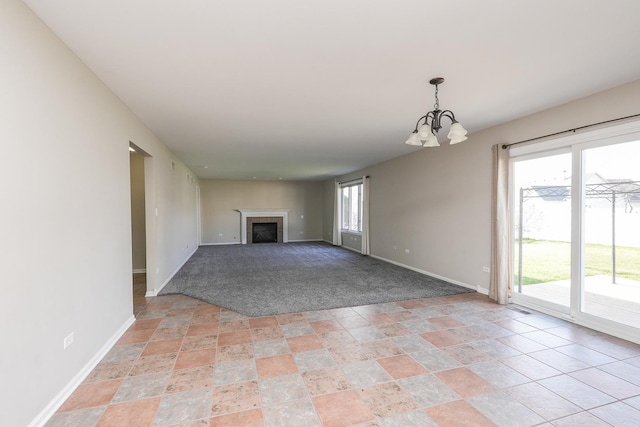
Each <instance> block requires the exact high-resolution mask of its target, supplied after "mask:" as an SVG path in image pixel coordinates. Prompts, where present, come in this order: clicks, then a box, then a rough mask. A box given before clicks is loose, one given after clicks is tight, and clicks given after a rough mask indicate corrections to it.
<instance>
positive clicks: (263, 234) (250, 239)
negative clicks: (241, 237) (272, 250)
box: [246, 216, 284, 243]
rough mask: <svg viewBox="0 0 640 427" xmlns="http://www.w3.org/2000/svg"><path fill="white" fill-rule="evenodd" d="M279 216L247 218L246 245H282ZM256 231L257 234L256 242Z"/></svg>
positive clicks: (280, 218)
mask: <svg viewBox="0 0 640 427" xmlns="http://www.w3.org/2000/svg"><path fill="white" fill-rule="evenodd" d="M282 225H283V224H282V217H281V216H249V217H247V225H246V229H247V243H266V242H272V243H282V242H283V241H284V240H283V233H282V231H283V227H282ZM256 231H258V232H259V234H260V235H259V236H258V240H256Z"/></svg>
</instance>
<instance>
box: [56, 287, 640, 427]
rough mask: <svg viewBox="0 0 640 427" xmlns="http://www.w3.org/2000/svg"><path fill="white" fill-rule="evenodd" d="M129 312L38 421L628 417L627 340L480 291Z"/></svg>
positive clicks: (411, 421)
mask: <svg viewBox="0 0 640 427" xmlns="http://www.w3.org/2000/svg"><path fill="white" fill-rule="evenodd" d="M134 302H135V311H136V315H137V320H136V322H135V323H134V324H133V325H132V326H131V328H130V329H129V330H128V331H127V332H126V333H125V334H124V336H123V337H122V338H121V339H120V341H119V342H118V343H117V344H116V345H115V346H114V347H113V349H112V350H111V351H110V352H109V353H108V354H107V356H105V358H104V359H103V360H102V361H101V362H100V364H99V365H98V366H97V367H96V368H95V369H94V370H93V372H91V374H90V375H89V376H88V377H87V378H86V379H85V381H84V383H83V384H82V385H80V386H79V387H78V389H77V390H76V391H75V392H74V393H73V394H72V395H71V396H70V397H69V399H68V400H67V401H66V402H65V403H64V404H63V405H62V407H61V408H60V409H59V410H58V412H57V413H56V414H55V415H54V417H53V418H52V419H51V420H50V421H49V423H48V424H47V426H48V427H53V426H82V427H88V426H95V425H98V426H118V427H121V426H183V427H186V426H279V427H284V426H296V427H299V426H326V427H332V426H363V427H365V426H366V427H373V426H474V427H477V426H533V425H542V426H587V425H588V426H610V425H613V426H637V425H640V346H638V345H636V344H632V343H629V342H627V341H623V340H620V339H617V338H612V337H610V336H607V335H604V334H601V333H598V332H594V331H592V330H589V329H585V328H582V327H578V326H575V325H572V324H570V323H567V322H565V321H562V320H559V319H555V318H552V317H549V316H546V315H543V314H540V313H536V312H532V311H530V310H525V309H522V308H520V307H517V306H499V305H496V304H494V303H493V302H491V301H490V300H489V299H487V297H485V296H483V295H479V294H463V295H457V296H451V297H442V298H433V299H423V300H412V301H403V302H397V303H386V304H376V305H368V306H361V307H351V308H340V309H334V310H320V311H313V312H304V313H290V314H284V315H277V316H269V317H262V318H248V317H245V316H243V315H241V314H238V313H235V312H232V311H228V310H225V309H224V308H220V307H217V306H215V305H210V304H207V303H204V302H201V301H198V300H195V299H192V298H189V297H185V296H179V295H178V296H176V295H174V296H163V297H155V298H144V297H137V298H135V299H134Z"/></svg>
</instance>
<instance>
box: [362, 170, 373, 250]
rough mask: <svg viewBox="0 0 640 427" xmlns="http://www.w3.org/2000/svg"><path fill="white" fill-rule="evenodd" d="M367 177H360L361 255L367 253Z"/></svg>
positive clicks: (368, 245) (368, 248)
mask: <svg viewBox="0 0 640 427" xmlns="http://www.w3.org/2000/svg"><path fill="white" fill-rule="evenodd" d="M369 253H371V247H370V244H369V177H368V176H363V177H362V255H369Z"/></svg>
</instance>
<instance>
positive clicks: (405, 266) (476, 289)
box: [347, 248, 489, 295]
mask: <svg viewBox="0 0 640 427" xmlns="http://www.w3.org/2000/svg"><path fill="white" fill-rule="evenodd" d="M347 249H348V248H347ZM369 256H370V257H371V258H375V259H379V260H381V261H385V262H388V263H390V264H394V265H397V266H399V267H403V268H406V269H407V270H412V271H415V272H417V273H420V274H424V275H425V276H431V277H434V278H436V279H440V280H444V281H445V282H449V283H452V284H454V285H458V286H462V287H463V288H467V289H473V290H474V291H476V292H478V293H481V294H485V295H488V293H489V290H488V289H484V288H481V287H479V286H472V285H469V284H467V283H463V282H459V281H457V280H453V279H449V278H448V277H444V276H440V275H438V274H434V273H430V272H428V271H425V270H421V269H419V268H415V267H411V266H410V265H406V264H402V263H401V262H396V261H392V260H390V259H386V258H382V257H380V256H377V255H373V254H371V255H369Z"/></svg>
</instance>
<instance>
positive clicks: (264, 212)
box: [238, 209, 289, 245]
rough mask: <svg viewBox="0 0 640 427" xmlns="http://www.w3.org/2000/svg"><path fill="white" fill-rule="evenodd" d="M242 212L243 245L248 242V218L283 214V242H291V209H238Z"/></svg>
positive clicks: (241, 233)
mask: <svg viewBox="0 0 640 427" xmlns="http://www.w3.org/2000/svg"><path fill="white" fill-rule="evenodd" d="M238 212H240V238H241V241H242V244H243V245H246V244H247V218H249V217H265V216H281V217H282V242H283V243H288V242H289V209H238Z"/></svg>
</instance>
